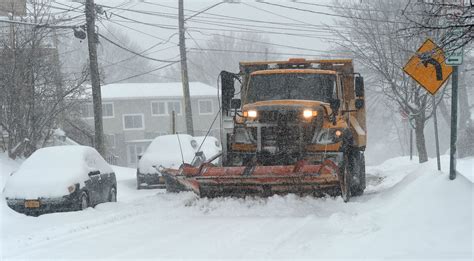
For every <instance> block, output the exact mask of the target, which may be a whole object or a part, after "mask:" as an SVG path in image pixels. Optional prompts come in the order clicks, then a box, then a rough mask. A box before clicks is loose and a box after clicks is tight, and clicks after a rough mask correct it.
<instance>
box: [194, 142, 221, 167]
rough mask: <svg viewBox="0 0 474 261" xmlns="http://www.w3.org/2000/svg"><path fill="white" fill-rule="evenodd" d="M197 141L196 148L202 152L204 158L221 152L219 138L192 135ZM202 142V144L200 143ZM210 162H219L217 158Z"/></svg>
mask: <svg viewBox="0 0 474 261" xmlns="http://www.w3.org/2000/svg"><path fill="white" fill-rule="evenodd" d="M194 139H195V140H196V142H197V146H198V149H199V147H201V148H200V149H199V150H200V151H202V152H203V153H204V156H205V158H206V160H209V159H211V158H213V157H214V156H216V155H217V154H220V153H221V152H222V146H221V143H220V142H219V140H218V139H217V138H215V137H212V136H207V137H206V136H198V137H194ZM203 141H204V143H203ZM201 144H202V145H201ZM212 163H214V164H217V163H219V158H217V159H215V160H213V161H212Z"/></svg>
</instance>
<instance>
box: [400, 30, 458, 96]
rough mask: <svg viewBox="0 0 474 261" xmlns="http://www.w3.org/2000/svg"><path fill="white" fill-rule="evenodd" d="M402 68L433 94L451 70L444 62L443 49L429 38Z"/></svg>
mask: <svg viewBox="0 0 474 261" xmlns="http://www.w3.org/2000/svg"><path fill="white" fill-rule="evenodd" d="M403 70H404V71H405V72H406V73H407V74H408V75H410V76H411V77H412V78H413V79H414V80H415V81H416V82H418V83H419V84H420V85H421V86H422V87H423V88H425V89H426V90H427V91H428V92H429V93H431V94H435V93H436V92H437V91H438V90H439V88H441V86H443V84H444V82H446V80H447V79H448V78H449V76H450V75H451V73H452V72H453V68H452V67H451V66H449V65H446V63H445V57H444V53H443V50H442V49H441V48H439V47H438V46H437V45H436V44H435V43H434V42H433V41H432V40H431V39H427V40H426V41H425V42H424V43H423V45H421V47H420V48H419V49H418V51H416V53H415V54H414V55H413V56H412V57H411V58H410V60H409V61H408V63H407V64H406V65H405V67H403Z"/></svg>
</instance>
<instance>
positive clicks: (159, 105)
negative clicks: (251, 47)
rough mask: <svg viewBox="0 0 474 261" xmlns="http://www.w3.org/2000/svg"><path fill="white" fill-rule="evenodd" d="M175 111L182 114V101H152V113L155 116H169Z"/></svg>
mask: <svg viewBox="0 0 474 261" xmlns="http://www.w3.org/2000/svg"><path fill="white" fill-rule="evenodd" d="M173 111H174V112H175V113H176V115H181V102H180V101H153V102H151V115H153V116H167V115H171V114H172V113H173Z"/></svg>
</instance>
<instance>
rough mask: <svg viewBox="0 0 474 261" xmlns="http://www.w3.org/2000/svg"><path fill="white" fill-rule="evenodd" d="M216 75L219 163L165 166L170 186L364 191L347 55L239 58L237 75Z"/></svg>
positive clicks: (211, 193) (359, 115)
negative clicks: (286, 58)
mask: <svg viewBox="0 0 474 261" xmlns="http://www.w3.org/2000/svg"><path fill="white" fill-rule="evenodd" d="M220 77H221V88H220V90H221V92H222V94H221V100H220V101H221V114H222V115H221V141H222V145H223V146H222V147H223V152H222V154H221V155H218V156H219V157H221V160H220V164H217V165H214V164H211V163H210V162H213V161H214V162H215V159H216V158H211V159H207V160H206V161H204V162H199V163H197V164H183V165H182V166H181V167H180V168H179V169H163V170H162V173H163V176H164V177H165V182H166V186H167V190H168V191H171V192H177V191H182V190H192V191H194V192H195V193H196V194H197V195H199V196H200V197H220V196H235V197H246V196H263V197H265V196H271V195H274V194H288V193H294V194H298V195H308V194H309V195H315V196H320V195H325V194H329V195H334V196H337V195H341V196H342V198H343V200H344V201H345V202H347V201H348V200H349V199H350V197H351V196H357V195H361V194H362V193H363V191H364V189H365V186H366V184H365V183H366V182H365V160H364V150H365V147H366V139H367V137H366V122H365V99H364V80H363V78H362V77H361V75H360V74H359V73H356V72H354V67H353V63H352V60H349V59H337V60H305V59H302V58H298V59H295V58H293V59H289V60H287V61H256V62H241V63H240V72H239V73H231V72H226V71H223V72H221V74H220ZM236 82H239V83H240V86H236V85H235V83H236Z"/></svg>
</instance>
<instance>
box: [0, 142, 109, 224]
mask: <svg viewBox="0 0 474 261" xmlns="http://www.w3.org/2000/svg"><path fill="white" fill-rule="evenodd" d="M4 196H5V198H6V201H7V204H8V206H9V207H10V208H12V209H13V210H15V211H17V212H20V213H25V214H27V215H34V216H37V215H40V214H45V213H52V212H63V211H74V210H82V209H85V208H87V207H89V206H95V205H97V204H99V203H104V202H115V201H117V180H116V178H115V173H114V171H113V170H112V168H111V167H110V166H109V164H107V162H106V161H105V160H104V159H103V158H102V156H100V154H99V153H98V152H97V151H96V150H95V149H94V148H91V147H87V146H57V147H48V148H42V149H39V150H37V151H35V152H34V153H33V154H32V155H31V156H30V157H29V158H28V159H26V160H25V162H23V164H22V165H21V166H20V167H19V169H18V170H17V171H16V172H14V173H12V175H11V176H10V177H9V179H8V180H7V183H6V185H5V189H4Z"/></svg>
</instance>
